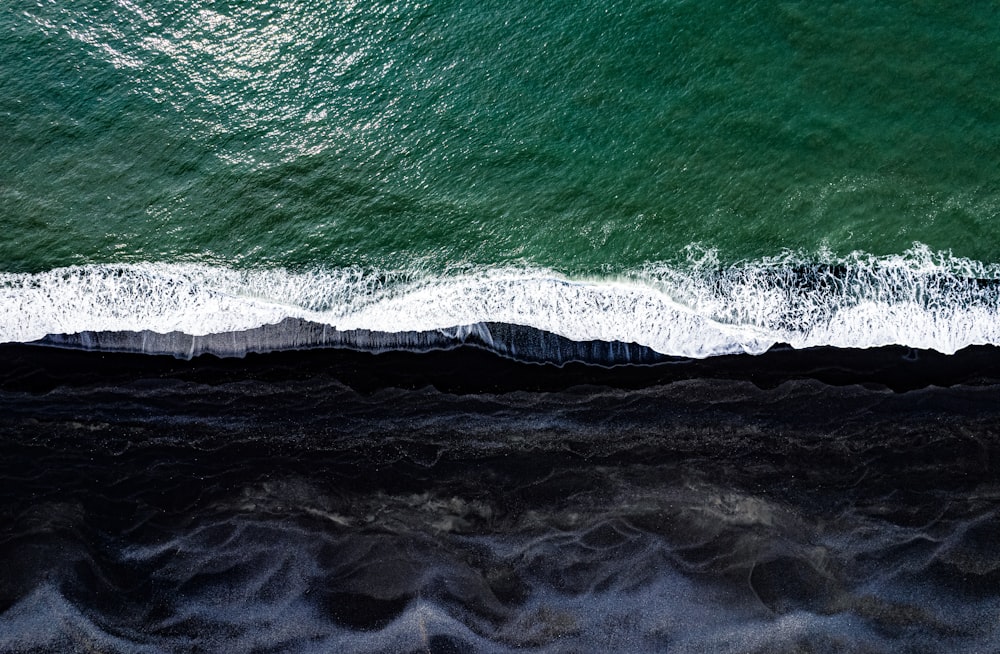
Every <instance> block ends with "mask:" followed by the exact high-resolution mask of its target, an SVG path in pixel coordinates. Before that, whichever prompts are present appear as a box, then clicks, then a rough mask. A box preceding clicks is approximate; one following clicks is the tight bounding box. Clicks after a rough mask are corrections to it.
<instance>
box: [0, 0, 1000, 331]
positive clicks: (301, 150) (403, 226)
mask: <svg viewBox="0 0 1000 654" xmlns="http://www.w3.org/2000/svg"><path fill="white" fill-rule="evenodd" d="M0 34H3V37H2V39H0V135H2V137H0V139H2V140H0V234H2V237H0V270H2V271H5V272H6V273H11V275H8V276H7V277H6V278H5V280H6V281H5V282H4V284H5V286H4V289H5V292H6V295H5V296H3V297H5V298H6V299H5V300H4V301H5V304H6V308H7V315H6V319H5V320H6V322H5V321H4V319H0V332H3V333H0V336H5V340H18V339H21V338H26V337H27V336H25V335H24V334H26V333H27V332H25V331H24V330H23V329H22V330H21V331H18V330H17V329H14V328H13V327H11V326H10V325H11V324H12V322H13V321H14V320H15V317H11V314H12V313H13V312H14V311H15V305H16V311H17V312H18V316H19V317H16V320H17V321H20V322H24V321H28V322H32V321H34V318H35V317H38V316H40V315H41V314H39V311H41V309H39V308H38V307H39V306H41V305H39V304H37V303H35V304H31V302H29V301H28V300H25V299H24V298H25V295H24V293H25V291H24V288H25V287H26V286H31V285H32V284H34V285H38V284H41V283H44V284H47V285H48V286H47V288H49V292H48V293H49V295H48V297H50V298H52V297H55V298H56V299H55V300H54V302H55V304H56V305H57V306H56V309H55V310H54V315H55V314H59V312H60V311H61V312H62V313H63V314H65V315H69V314H70V313H72V314H73V315H74V316H76V317H77V318H79V320H78V321H76V322H73V321H70V323H67V324H66V325H62V323H59V321H58V320H55V322H53V320H49V321H48V322H45V321H44V320H41V319H40V318H39V320H37V321H35V322H37V324H39V325H42V324H43V323H44V324H45V329H44V330H43V331H48V330H52V329H56V328H61V329H74V328H80V329H82V328H102V327H109V326H111V325H110V323H107V322H106V321H105V322H102V320H103V319H100V320H99V319H98V318H95V316H98V315H103V314H101V311H102V310H103V309H102V308H101V307H103V306H104V305H105V304H108V303H109V302H111V300H109V299H108V298H111V299H112V300H114V298H115V297H116V294H117V296H120V297H119V300H120V301H119V302H118V304H119V305H121V304H123V303H124V304H129V303H131V304H132V305H134V304H135V302H136V301H137V300H136V298H140V297H142V298H146V297H149V296H150V295H158V294H161V293H162V292H163V287H164V285H166V286H167V287H169V286H170V284H171V283H172V282H171V281H170V280H174V281H176V279H177V278H178V276H180V277H183V274H181V273H180V272H178V271H180V270H182V269H183V266H196V267H197V266H201V267H205V268H207V269H210V270H226V271H228V270H238V271H250V272H253V273H255V274H256V275H257V276H256V277H252V279H253V280H255V281H253V282H252V283H251V282H247V283H246V284H248V285H246V287H245V289H244V290H245V294H248V295H252V296H254V297H255V298H257V299H261V297H262V296H267V292H266V290H264V289H265V287H268V288H269V286H268V285H269V284H270V282H267V283H265V282H263V281H261V280H263V279H270V278H271V277H273V276H274V275H279V274H286V273H287V274H318V273H317V272H316V271H320V272H321V273H323V274H324V275H326V276H325V277H323V281H322V283H320V284H319V287H321V289H325V290H321V291H317V292H318V293H320V295H323V294H325V295H324V297H322V298H320V299H318V300H315V301H313V304H309V302H306V301H304V300H301V299H300V298H299V299H296V298H292V303H293V304H294V305H295V307H298V309H302V310H305V309H309V310H313V309H315V308H316V306H318V305H322V306H323V307H325V309H327V310H331V309H334V310H336V312H337V316H338V317H340V318H342V317H343V316H344V315H347V314H350V313H351V312H352V311H354V308H355V305H354V304H351V302H353V301H354V300H352V299H351V298H356V297H359V294H360V296H364V298H365V302H366V303H370V302H371V301H373V300H372V296H371V294H370V293H369V292H368V291H370V289H371V288H372V285H373V282H372V281H371V276H372V275H374V276H376V277H378V279H381V280H383V281H382V282H379V283H375V284H374V285H375V286H378V287H379V288H381V287H382V286H385V284H386V283H388V284H389V285H390V286H391V285H392V282H391V281H390V282H385V281H384V280H386V279H389V280H394V279H397V278H398V279H403V280H411V281H412V280H413V279H414V278H415V277H419V278H420V279H422V280H424V281H425V282H426V281H427V280H428V279H431V278H435V277H442V276H448V275H453V274H457V273H455V271H459V273H461V274H464V275H474V276H476V275H478V276H482V275H483V274H486V275H489V274H492V273H490V272H489V271H496V270H510V269H516V270H530V271H534V272H533V273H532V274H534V275H536V276H537V275H539V274H541V275H542V276H543V277H545V276H548V277H551V278H554V279H569V280H586V281H587V282H588V283H594V282H603V281H613V280H621V279H623V278H624V279H626V280H631V282H635V280H636V279H640V282H635V283H639V284H640V285H641V286H642V287H643V288H647V287H650V286H652V287H655V288H656V289H659V291H660V292H663V293H666V294H667V295H668V296H669V299H670V300H671V301H676V302H679V303H681V304H683V305H684V306H686V307H688V308H691V309H692V310H694V311H695V312H697V313H700V314H704V315H707V314H705V311H706V309H705V307H703V306H701V305H699V304H698V303H697V302H696V301H694V300H692V299H691V297H690V294H689V296H685V297H681V296H683V295H684V294H683V293H682V292H680V291H678V288H679V286H678V284H679V283H675V284H672V285H671V284H667V285H666V286H664V285H663V284H664V282H663V280H664V278H665V277H666V278H669V279H673V277H675V276H676V275H675V273H676V272H677V271H682V272H683V271H687V273H689V272H690V270H691V267H692V264H691V260H692V259H696V260H705V259H706V254H705V253H708V259H710V260H711V263H712V266H714V267H715V268H716V269H722V270H725V269H728V268H729V267H731V266H749V267H751V268H752V267H754V266H758V265H763V266H765V267H770V268H773V266H774V263H773V260H771V259H769V257H775V256H784V257H785V259H783V261H785V262H787V261H788V258H789V255H788V254H787V253H789V252H791V253H794V254H793V255H792V258H793V259H794V260H795V262H796V263H797V264H805V265H808V264H810V263H813V262H816V261H824V262H830V261H832V262H834V263H844V262H848V263H850V262H856V261H857V260H858V257H860V258H861V259H865V258H866V257H868V255H871V256H873V257H875V260H874V261H875V263H874V264H872V265H875V267H876V268H878V267H879V266H882V267H885V266H887V265H888V266H890V267H891V266H892V265H903V267H904V268H906V269H907V270H909V269H912V268H914V267H916V268H919V269H921V270H926V269H927V265H928V264H927V262H928V261H929V260H930V259H933V258H934V257H937V259H935V260H936V261H938V263H936V264H933V265H931V267H932V268H934V266H937V268H934V271H933V272H935V274H936V273H941V272H943V273H946V274H952V273H954V272H955V269H956V268H957V269H961V270H963V271H969V270H972V271H973V272H974V274H976V275H981V276H986V277H993V276H995V270H994V267H995V266H994V264H996V263H998V262H1000V223H998V221H997V220H996V219H997V218H998V217H1000V174H998V172H1000V123H998V122H997V120H996V116H997V110H998V108H1000V7H998V6H997V5H996V4H995V3H988V2H981V3H976V2H962V3H955V2H935V3H930V2H873V1H867V0H851V1H849V2H844V3H838V4H828V3H814V2H787V3H771V2H724V1H722V0H711V1H704V2H572V3H570V2H552V3H527V2H522V3H514V2H488V1H487V2H482V1H479V0H476V1H475V2H473V1H472V0H455V1H451V2H426V3H415V2H411V3H397V2H391V3H378V2H368V3H353V2H290V1H288V2H274V1H271V2H231V3H214V2H177V1H172V2H164V3H149V2H141V1H136V2H131V1H128V0H120V1H118V2H103V3H93V2H74V1H60V2H21V1H19V0H15V2H13V3H12V4H10V5H8V10H7V11H5V12H4V13H3V14H2V15H0ZM914 243H917V244H919V245H918V246H916V247H917V249H916V250H914ZM851 253H860V254H854V255H852V254H851ZM900 258H901V259H902V260H903V262H904V263H903V264H900V263H899V262H900V260H901V259H900ZM865 260H867V259H865ZM941 261H945V263H943V264H942V263H940V262H941ZM914 262H916V263H914ZM956 262H957V263H956ZM119 264H123V265H126V266H137V265H138V266H142V265H146V264H156V265H158V266H161V267H163V266H166V267H165V268H162V270H161V271H160V273H162V275H164V277H163V279H160V278H158V279H159V281H155V282H148V280H147V281H146V282H142V284H147V285H146V286H143V285H142V284H139V282H135V281H132V282H128V283H126V284H124V285H123V286H122V288H118V289H115V288H110V287H108V288H105V289H104V290H103V291H100V293H99V292H98V291H95V290H93V289H91V290H89V291H85V294H86V293H91V295H89V296H86V297H85V299H84V300H82V301H78V302H76V303H75V304H72V306H71V305H70V304H69V303H67V302H68V301H67V300H66V299H65V298H66V297H68V296H69V295H73V296H74V297H77V296H78V294H77V293H76V292H75V291H74V292H73V293H66V292H64V290H60V289H59V288H57V287H58V286H59V284H60V282H53V281H52V280H51V276H50V277H45V275H47V274H49V273H48V272H47V271H51V270H54V269H60V268H63V267H65V266H84V267H85V269H84V272H82V273H79V274H81V275H83V276H84V277H86V276H87V275H92V274H96V275H98V276H101V277H102V278H103V276H105V275H106V274H107V272H106V271H107V268H102V267H101V266H108V265H111V266H117V265H119ZM171 266H174V267H171ZM176 266H181V267H182V268H177V267H176ZM651 270H653V271H655V272H654V273H650V272H649V271H651ZM663 270H667V271H668V272H667V273H664V272H663ZM95 271H96V272H95ZM127 271H130V272H126V273H124V275H125V277H126V278H129V279H132V277H129V276H130V275H132V274H133V273H134V272H135V269H134V268H127ZM164 271H166V272H164ZM345 271H350V274H352V275H361V276H362V277H365V276H366V275H368V277H365V281H364V282H363V283H362V284H361V286H360V287H358V286H355V287H351V289H349V290H344V289H345V286H344V282H343V276H344V274H347V273H345ZM414 271H418V272H414ZM484 271H485V272H484ZM538 271H542V272H541V273H539V272H538ZM160 273H158V274H160ZM687 273H685V274H687ZM119 274H122V273H121V269H119ZM136 274H137V273H136ZM185 274H186V273H185ZM206 274H207V273H206ZM226 274H228V273H226ZM692 274H693V273H692ZM699 274H700V273H699ZM907 274H909V273H907ZM39 275H41V277H40V276H39ZM140 276H141V275H140ZM696 276H697V275H696ZM876 276H877V275H876ZM133 277H135V275H133ZM208 277H210V278H212V279H215V278H214V277H212V275H211V274H208ZM651 278H652V279H653V280H654V281H653V282H651V281H650V279H651ZM890 278H891V279H890ZM164 279H165V280H166V281H164ZM699 279H700V278H699ZM880 279H881V278H880ZM886 279H889V282H887V283H890V284H891V283H894V282H892V279H896V277H893V275H889V276H888V277H886ZM331 280H333V281H331ZM689 281H690V280H688V281H686V282H684V284H689ZM631 282H630V283H631ZM654 282H655V283H654ZM200 283H202V284H203V285H204V284H208V285H209V286H211V287H212V288H211V289H210V290H212V291H213V292H214V291H218V292H220V293H224V294H228V295H233V294H234V293H235V295H239V294H240V293H239V292H235V291H233V290H232V289H231V288H230V287H228V286H227V287H226V288H225V289H222V290H220V289H219V288H216V287H215V286H212V284H215V283H216V282H200ZM875 283H876V285H877V284H878V283H879V282H875ZM907 283H911V282H907ZM912 283H916V284H917V286H920V284H922V283H923V282H921V281H920V280H917V281H916V282H912ZM912 283H911V286H912ZM148 284H152V286H149V285H148ZM379 284H381V286H379ZM684 284H680V286H683V285H684ZM767 284H770V285H771V286H773V285H774V282H773V280H772V281H769V282H767V283H766V284H765V285H767ZM293 285H294V284H293ZM402 288H403V287H401V286H400V287H399V289H402ZM12 289H13V290H12ZM359 289H360V290H359ZM869 290H870V289H869ZM869 290H865V288H860V287H859V288H856V289H853V290H852V289H848V291H847V295H848V296H850V297H857V296H863V297H870V296H871V297H874V296H872V294H871V293H870V292H869ZM897 291H899V289H898V288H895V287H893V288H890V289H889V290H888V291H885V292H886V293H888V294H889V295H890V296H892V298H891V302H897V301H898V299H899V298H898V297H897V296H898V295H899V293H897ZM483 292H484V293H486V294H487V295H488V294H489V293H490V291H483ZM908 292H909V291H907V292H906V293H908ZM101 293H103V295H101ZM366 293H368V294H367V295H366ZM399 293H404V290H399ZM879 293H882V294H883V295H884V294H885V293H883V291H878V292H876V293H875V296H878V297H881V296H880V295H878V294H879ZM906 293H903V295H906ZM404 294H405V293H404ZM345 297H346V298H348V299H346V300H345V299H344V298H345ZM88 298H89V299H88ZM263 299H265V300H269V301H272V302H279V303H280V301H285V300H287V299H288V298H287V297H286V296H282V297H274V296H267V297H264V298H263ZM967 299H968V298H964V299H963V298H958V299H957V300H956V299H955V298H951V297H949V298H946V300H947V302H951V301H952V300H955V301H961V302H965V301H967ZM719 301H720V302H722V303H725V302H726V298H722V299H721V300H719ZM729 301H731V302H740V301H743V300H740V299H739V298H735V297H732V298H729ZM338 302H339V303H341V306H339V308H338V307H337V303H338ZM755 302H757V300H755ZM891 302H890V303H891ZM975 302H978V303H979V304H978V305H977V306H980V308H983V307H985V309H984V310H989V311H992V309H993V308H994V307H993V305H992V304H991V302H993V299H992V298H986V299H982V298H980V299H979V300H976V301H975ZM51 303H52V302H50V304H51ZM112 303H114V302H112ZM758 303H759V302H758ZM46 306H47V305H46ZM199 306H200V305H199ZM838 306H839V305H838ZM303 307H305V309H303ZM556 309H558V307H557V308H556ZM556 309H553V308H552V307H549V308H548V309H546V310H547V311H550V312H551V311H553V310H556ZM924 309H927V307H926V306H925V307H924ZM46 310H47V309H46ZM200 310H202V309H199V308H197V307H193V308H188V309H185V308H184V307H181V308H179V309H177V312H178V313H179V314H182V313H184V312H185V311H191V312H194V314H197V312H198V311H200ZM558 310H559V311H562V312H563V314H565V311H563V310H562V309H558ZM119 311H124V310H123V309H119ZM231 311H232V312H237V313H238V312H240V311H242V309H239V308H233V309H231ZM406 311H407V312H410V313H412V306H411V305H408V308H407V309H406ZM25 312H27V317H25V316H24V314H25ZM32 312H34V314H37V315H33V314H32ZM138 312H139V313H142V311H141V310H140V311H138ZM250 313H252V312H250ZM279 313H280V312H279ZM290 313H293V314H294V313H295V311H290ZM453 313H454V312H452V313H451V314H449V313H447V312H445V314H443V315H444V317H442V318H440V319H439V320H437V323H442V324H440V325H437V323H436V322H435V321H434V320H430V319H428V321H426V323H421V324H422V325H424V326H427V325H431V326H434V325H437V326H443V322H446V320H445V317H449V316H451V317H454V316H453ZM486 314H489V311H486ZM717 314H718V312H717V311H716V313H713V314H711V315H709V317H710V318H711V319H713V320H718V319H719V316H718V315H717ZM192 315H193V314H192ZM255 315H256V314H255ZM275 315H277V314H275ZM407 315H409V313H408V314H407ZM88 316H90V317H91V318H92V320H90V322H88V320H87V319H86V318H87V317H88ZM149 316H150V317H149V318H148V320H146V321H145V322H143V320H142V319H139V318H137V319H136V320H135V321H133V322H128V321H125V323H127V324H125V323H122V324H120V325H119V324H118V323H115V325H117V326H119V327H122V326H124V327H128V328H136V329H138V328H149V329H154V330H157V331H163V330H166V329H167V327H169V326H170V325H182V326H183V325H184V324H186V323H185V322H184V320H183V319H182V318H177V319H176V320H174V321H173V322H170V325H168V324H166V323H163V318H162V316H161V314H156V313H155V312H152V313H150V314H149ZM157 316H159V317H157ZM269 316H270V314H269ZM477 316H478V318H479V319H483V320H485V319H490V318H491V317H493V316H492V314H490V315H485V314H484V315H479V314H477V315H473V316H464V317H465V318H477ZM312 317H315V316H312ZM550 317H551V316H550ZM272 318H274V316H270V317H269V318H267V319H272ZM515 318H516V316H515ZM260 319H261V320H263V319H264V318H260ZM740 319H741V318H740V317H739V316H737V317H735V318H733V320H735V321H737V322H738V321H739V320H740ZM191 320H194V321H195V322H197V321H198V320H202V318H197V319H195V318H191ZM547 320H548V319H547ZM727 320H728V319H727ZM247 321H248V322H249V323H253V322H255V321H257V319H256V318H254V319H250V318H247ZM168 322H169V321H168ZM417 322H419V321H417ZM521 322H526V320H522V321H521ZM527 322H531V321H527ZM536 322H538V321H536ZM541 322H542V323H545V324H544V325H543V324H540V325H539V326H543V327H544V326H545V325H548V324H549V322H551V320H549V322H545V321H541ZM730 322H732V321H730ZM759 322H760V321H759V320H758V321H757V323H754V324H755V325H756V326H758V327H759V326H760V325H759V324H758V323H759ZM241 324H243V323H241V322H240V321H239V320H235V319H233V320H230V321H229V322H228V323H226V325H227V328H229V327H233V326H234V325H235V326H238V325H241ZM5 325H6V327H5ZM60 325H61V326H60ZM219 328H220V329H221V328H222V327H219ZM39 329H41V327H39ZM35 331H37V330H35ZM584 331H586V330H584ZM613 331H614V330H613V329H612V330H611V332H613ZM611 332H608V334H606V333H604V332H601V333H600V334H598V336H600V337H602V338H603V337H606V336H608V335H609V334H610V335H611V336H614V334H613V333H611ZM32 334H34V332H32ZM584 335H586V334H584ZM591 335H593V334H591ZM640 335H641V334H640ZM900 338H902V339H903V340H905V338H904V337H900ZM977 338H978V337H977ZM983 338H985V337H983ZM983 338H979V340H983ZM786 340H787V339H786ZM932 340H933V339H932ZM973 340H975V339H973ZM945 349H947V348H945Z"/></svg>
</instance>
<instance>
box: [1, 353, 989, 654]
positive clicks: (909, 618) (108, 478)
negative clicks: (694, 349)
mask: <svg viewBox="0 0 1000 654" xmlns="http://www.w3.org/2000/svg"><path fill="white" fill-rule="evenodd" d="M998 378H1000V353H998V350H997V349H995V348H988V347H983V348H970V349H966V350H963V351H961V352H959V353H958V354H956V355H953V356H950V357H949V356H944V355H938V354H934V353H930V352H922V351H920V352H918V351H912V350H907V349H904V348H884V349H878V350H869V351H847V350H835V349H818V350H808V351H793V350H789V349H782V348H776V349H775V350H773V351H771V352H769V353H768V354H765V355H762V356H759V357H751V356H733V357H719V358H715V359H710V360H702V361H687V360H665V361H663V362H661V363H657V364H655V365H627V366H617V367H610V368H604V367H599V366H592V365H584V364H582V363H568V364H565V365H563V366H561V367H560V366H555V365H549V364H544V365H543V364H537V363H533V364H532V363H518V362H515V361H513V360H510V359H506V358H502V357H500V356H497V355H495V354H493V353H490V352H486V351H483V350H480V349H476V348H475V347H470V346H466V347H461V348H458V349H454V350H450V351H439V352H424V353H402V352H397V353H386V354H368V353H363V352H355V351H351V350H345V349H313V350H307V351H298V352H280V353H270V354H251V355H248V356H246V357H245V358H242V359H235V358H234V359H218V358H215V357H213V356H207V355H206V356H200V357H195V358H194V359H192V360H190V361H182V360H178V359H174V358H172V357H164V356H152V355H140V354H123V353H118V354H108V353H100V352H87V351H79V350H71V349H59V348H55V347H43V346H37V345H36V346H33V345H5V346H0V434H2V439H0V479H2V483H0V611H2V613H0V651H26V652H30V651H80V652H90V651H101V652H159V651H184V652H188V651H190V652H196V651H241V652H250V651H254V652H289V651H296V652H298V651H301V652H332V651H336V652H351V651H358V652H369V651H372V652H464V651H506V650H508V649H516V648H526V649H528V650H529V651H546V652H580V651H606V650H619V651H629V652H633V651H678V652H688V651H691V652H695V651H697V652H701V651H704V652H725V651H733V652H754V651H759V652H774V651H796V652H797V651H843V650H848V649H849V650H860V651H951V652H960V651H977V652H978V651H995V650H997V649H998V648H1000V638H998V629H997V625H998V621H997V615H998V611H1000V547H998V543H1000V516H998V510H1000V502H998V500H1000V484H998V483H997V470H998V463H997V461H998V455H1000V434H998V431H1000V427H998V426H1000V385H998V384H1000V382H998Z"/></svg>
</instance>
